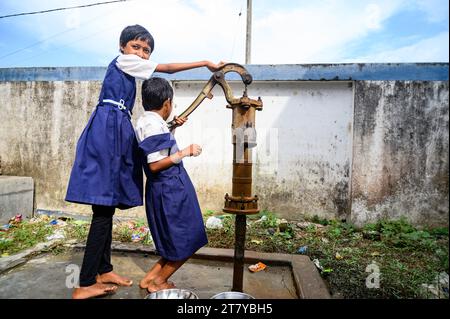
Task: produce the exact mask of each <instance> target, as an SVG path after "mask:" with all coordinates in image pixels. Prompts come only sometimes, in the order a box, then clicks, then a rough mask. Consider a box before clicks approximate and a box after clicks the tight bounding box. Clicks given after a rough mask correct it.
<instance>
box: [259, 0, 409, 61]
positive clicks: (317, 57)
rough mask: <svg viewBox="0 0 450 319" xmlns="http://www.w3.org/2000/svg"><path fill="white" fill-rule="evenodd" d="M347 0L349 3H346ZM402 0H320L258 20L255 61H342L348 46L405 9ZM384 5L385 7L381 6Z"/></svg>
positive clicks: (276, 12) (279, 11)
mask: <svg viewBox="0 0 450 319" xmlns="http://www.w3.org/2000/svg"><path fill="white" fill-rule="evenodd" d="M344 3H345V5H343V4H344ZM402 4H403V1H401V0H392V1H389V0H380V1H377V2H376V4H373V3H368V2H364V1H353V0H352V1H345V2H343V1H331V0H329V1H320V2H311V3H310V4H309V5H307V6H305V7H302V8H299V9H295V10H291V11H289V12H287V11H281V10H278V11H275V12H273V13H272V14H270V15H269V16H267V17H266V18H265V19H264V20H259V21H256V24H255V36H254V52H253V60H252V62H254V63H269V64H271V63H332V62H340V61H341V60H342V57H343V56H344V53H345V52H346V51H347V46H348V45H349V44H350V43H352V42H353V41H356V40H358V39H361V38H363V37H365V36H367V35H368V34H369V32H371V31H373V30H377V29H380V28H382V23H383V21H385V20H386V19H388V18H389V17H390V16H392V15H393V14H395V13H396V12H398V10H401V8H402ZM380 8H383V10H381V9H380Z"/></svg>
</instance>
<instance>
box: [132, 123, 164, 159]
mask: <svg viewBox="0 0 450 319" xmlns="http://www.w3.org/2000/svg"><path fill="white" fill-rule="evenodd" d="M163 133H165V131H164V129H163V128H162V127H157V126H155V125H152V123H151V122H150V123H149V122H146V121H145V118H142V119H139V120H138V123H137V124H136V135H137V139H138V141H139V142H141V141H143V140H145V139H146V138H147V137H150V136H153V135H158V134H163ZM167 156H169V149H168V148H167V149H164V150H160V151H157V152H154V153H150V154H148V155H147V163H153V162H157V161H160V160H162V159H163V158H166V157H167Z"/></svg>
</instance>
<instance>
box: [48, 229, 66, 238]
mask: <svg viewBox="0 0 450 319" xmlns="http://www.w3.org/2000/svg"><path fill="white" fill-rule="evenodd" d="M65 237H66V236H65V234H64V232H63V231H61V230H57V231H55V232H54V233H53V234H52V235H49V236H47V237H46V238H45V239H47V240H54V239H64V238H65Z"/></svg>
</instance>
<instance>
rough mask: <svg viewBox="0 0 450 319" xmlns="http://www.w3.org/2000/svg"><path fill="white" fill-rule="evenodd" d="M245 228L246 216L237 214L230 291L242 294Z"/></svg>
mask: <svg viewBox="0 0 450 319" xmlns="http://www.w3.org/2000/svg"><path fill="white" fill-rule="evenodd" d="M246 226H247V216H246V215H245V214H237V215H236V221H235V241H234V268H233V288H232V289H231V290H232V291H239V292H242V287H243V281H244V252H245V232H246Z"/></svg>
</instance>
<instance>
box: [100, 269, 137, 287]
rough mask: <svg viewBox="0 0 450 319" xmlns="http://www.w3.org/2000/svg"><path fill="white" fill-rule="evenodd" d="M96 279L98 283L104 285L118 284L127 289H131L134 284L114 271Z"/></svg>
mask: <svg viewBox="0 0 450 319" xmlns="http://www.w3.org/2000/svg"><path fill="white" fill-rule="evenodd" d="M96 279H97V282H98V283H102V284H116V285H119V286H125V287H130V286H131V285H132V284H133V281H132V280H130V279H127V278H125V277H122V276H119V275H118V274H116V273H115V272H113V271H110V272H107V273H104V274H101V275H98V276H97V278H96Z"/></svg>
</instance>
